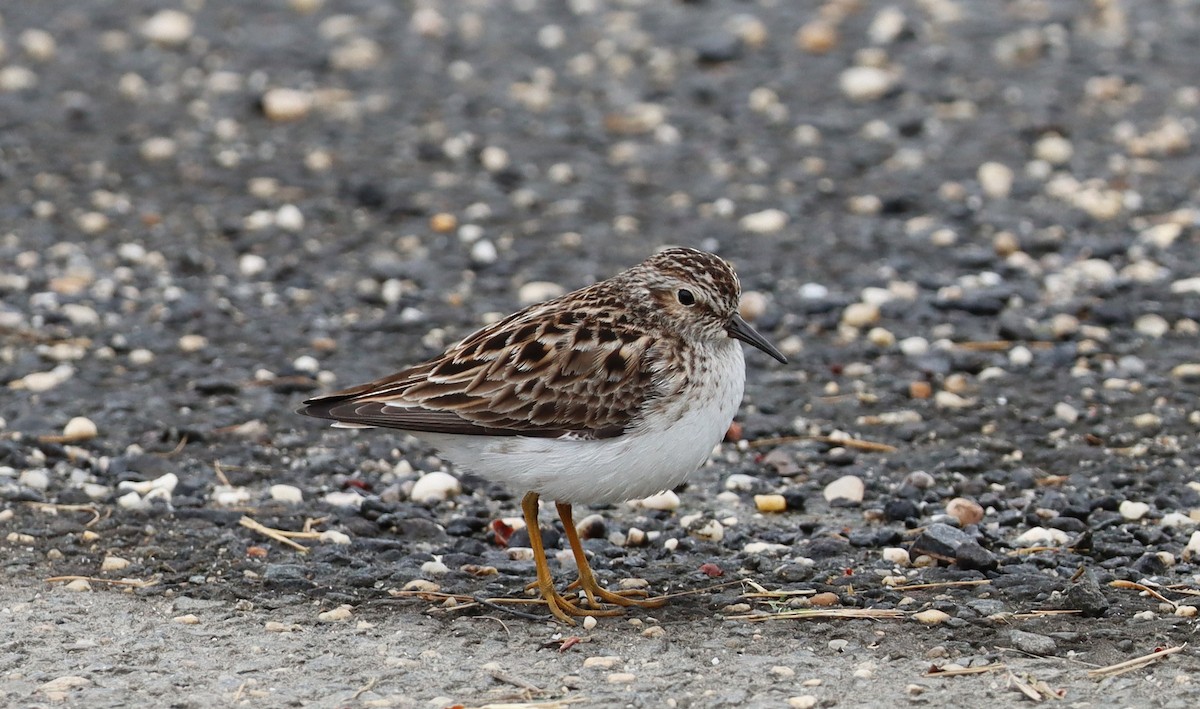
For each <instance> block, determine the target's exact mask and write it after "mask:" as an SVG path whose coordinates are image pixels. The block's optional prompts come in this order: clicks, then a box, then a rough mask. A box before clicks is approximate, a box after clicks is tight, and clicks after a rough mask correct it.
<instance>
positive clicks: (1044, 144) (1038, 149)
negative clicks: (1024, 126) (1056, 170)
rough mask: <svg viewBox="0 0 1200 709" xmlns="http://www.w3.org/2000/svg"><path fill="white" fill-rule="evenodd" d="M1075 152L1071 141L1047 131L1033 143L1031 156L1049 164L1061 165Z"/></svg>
mask: <svg viewBox="0 0 1200 709" xmlns="http://www.w3.org/2000/svg"><path fill="white" fill-rule="evenodd" d="M1074 154H1075V148H1074V147H1073V146H1072V145H1071V141H1069V140H1067V139H1066V138H1064V137H1062V136H1061V135H1059V134H1058V133H1047V134H1046V135H1044V136H1042V137H1041V138H1039V139H1038V141H1037V142H1036V143H1034V144H1033V156H1034V157H1035V158H1037V159H1038V160H1045V161H1046V162H1048V163H1050V164H1051V165H1062V164H1063V163H1065V162H1067V161H1068V160H1070V159H1071V156H1073V155H1074Z"/></svg>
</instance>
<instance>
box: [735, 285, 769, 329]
mask: <svg viewBox="0 0 1200 709" xmlns="http://www.w3.org/2000/svg"><path fill="white" fill-rule="evenodd" d="M767 306H768V301H767V296H765V295H763V294H762V293H761V292H759V291H756V290H750V291H746V292H744V293H742V301H741V303H739V304H738V314H739V315H741V316H742V317H743V318H745V319H746V320H749V321H750V322H754V321H755V320H758V319H759V318H761V317H762V316H763V315H766V313H767Z"/></svg>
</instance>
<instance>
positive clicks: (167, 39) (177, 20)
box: [142, 10, 196, 46]
mask: <svg viewBox="0 0 1200 709" xmlns="http://www.w3.org/2000/svg"><path fill="white" fill-rule="evenodd" d="M195 26H196V23H195V22H194V21H193V20H192V17H191V15H188V14H186V13H183V12H180V11H179V10H159V11H158V12H156V13H155V14H154V15H152V16H151V17H150V19H148V20H146V21H145V22H144V23H142V36H143V37H145V38H146V39H148V40H150V41H151V42H154V43H155V44H161V45H165V46H178V45H181V44H183V43H185V42H187V41H188V40H189V39H191V38H192V32H193V31H194V30H195Z"/></svg>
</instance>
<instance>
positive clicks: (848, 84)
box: [838, 66, 896, 102]
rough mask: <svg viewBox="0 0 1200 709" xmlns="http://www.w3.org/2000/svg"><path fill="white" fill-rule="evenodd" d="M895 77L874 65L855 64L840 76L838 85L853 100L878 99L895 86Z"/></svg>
mask: <svg viewBox="0 0 1200 709" xmlns="http://www.w3.org/2000/svg"><path fill="white" fill-rule="evenodd" d="M895 83H896V80H895V77H894V76H893V75H892V74H891V73H890V72H888V71H885V70H883V69H880V68H878V67H873V66H855V67H850V68H849V69H846V70H845V71H843V72H842V73H841V75H840V76H839V77H838V86H839V87H840V88H841V90H842V93H843V94H845V96H846V98H848V99H850V100H851V101H860V102H866V101H878V100H879V99H881V98H883V97H884V96H886V95H887V93H888V92H889V91H891V90H892V87H893V86H895Z"/></svg>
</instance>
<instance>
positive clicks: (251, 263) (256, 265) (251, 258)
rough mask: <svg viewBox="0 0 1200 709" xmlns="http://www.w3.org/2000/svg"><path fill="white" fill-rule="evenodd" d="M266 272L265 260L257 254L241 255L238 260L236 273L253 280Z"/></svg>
mask: <svg viewBox="0 0 1200 709" xmlns="http://www.w3.org/2000/svg"><path fill="white" fill-rule="evenodd" d="M265 270H267V260H266V259H265V258H263V257H262V256H259V255H258V254H242V256H241V257H240V258H239V259H238V272H239V273H241V274H242V275H243V276H245V277H247V278H253V277H255V276H257V275H259V274H261V273H262V272H263V271H265Z"/></svg>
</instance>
